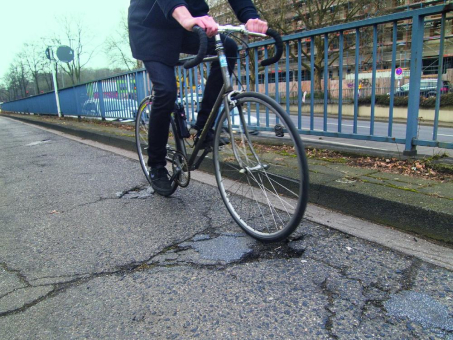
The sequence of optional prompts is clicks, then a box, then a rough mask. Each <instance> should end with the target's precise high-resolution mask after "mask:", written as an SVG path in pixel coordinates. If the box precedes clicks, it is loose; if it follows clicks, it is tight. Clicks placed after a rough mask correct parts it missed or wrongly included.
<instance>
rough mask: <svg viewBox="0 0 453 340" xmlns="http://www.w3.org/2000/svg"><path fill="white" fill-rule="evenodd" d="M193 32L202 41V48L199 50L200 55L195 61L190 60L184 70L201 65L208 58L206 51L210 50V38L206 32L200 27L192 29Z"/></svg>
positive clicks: (196, 26)
mask: <svg viewBox="0 0 453 340" xmlns="http://www.w3.org/2000/svg"><path fill="white" fill-rule="evenodd" d="M192 31H194V32H196V33H198V38H199V39H200V47H199V48H198V54H197V55H196V56H195V58H194V59H190V60H188V61H186V62H185V63H184V68H185V69H189V68H192V67H195V66H197V65H198V64H200V63H201V62H202V61H203V59H204V57H205V56H206V51H207V49H208V37H207V36H206V32H205V31H204V29H202V28H201V27H200V26H198V25H195V26H194V27H192Z"/></svg>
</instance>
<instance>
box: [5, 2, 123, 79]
mask: <svg viewBox="0 0 453 340" xmlns="http://www.w3.org/2000/svg"><path fill="white" fill-rule="evenodd" d="M129 1H130V0H76V1H61V0H43V1H36V0H22V1H20V0H13V1H3V3H2V5H1V9H0V13H1V16H0V28H1V34H0V46H1V53H0V82H1V79H2V78H3V76H4V75H5V74H6V73H7V71H8V69H9V66H10V64H11V63H12V62H13V61H14V58H15V56H16V54H17V53H19V52H20V50H21V49H22V47H23V45H24V43H31V42H33V41H40V40H41V38H43V37H47V36H51V35H53V34H54V33H55V32H58V30H59V28H58V27H59V25H58V20H57V18H58V17H62V16H80V17H81V18H82V22H83V23H84V24H85V25H86V27H87V29H89V30H90V31H91V32H93V33H94V34H93V41H91V43H93V44H95V45H97V46H100V45H101V44H102V43H103V42H104V41H105V39H106V38H107V36H108V35H109V33H110V32H112V31H113V30H115V29H116V26H118V23H119V22H120V20H121V16H122V15H127V9H128V7H129ZM43 53H44V51H43ZM87 67H95V68H96V67H108V60H107V58H106V56H105V55H104V53H103V52H102V49H101V48H98V49H97V53H96V55H95V57H94V58H92V60H91V61H90V63H89V64H88V65H87Z"/></svg>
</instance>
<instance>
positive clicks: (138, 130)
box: [135, 97, 184, 195]
mask: <svg viewBox="0 0 453 340" xmlns="http://www.w3.org/2000/svg"><path fill="white" fill-rule="evenodd" d="M151 105H152V97H146V98H145V99H143V100H142V102H141V103H140V105H139V109H138V112H137V116H136V117H135V144H136V147H137V154H138V159H139V161H140V166H141V168H142V170H143V173H144V174H145V177H146V179H147V180H148V182H149V183H150V184H151V177H150V176H149V167H148V151H147V150H148V131H149V116H150V114H151ZM183 148H184V145H183V141H182V140H181V139H180V138H178V135H177V132H176V126H175V122H174V120H173V117H171V119H170V132H169V135H168V141H167V156H166V159H167V161H168V162H169V163H172V162H173V156H174V154H175V152H177V151H179V152H181V153H182V152H183ZM167 170H168V172H169V174H170V176H172V175H173V173H172V171H173V170H172V167H167ZM177 188H178V184H177V182H176V181H174V182H173V183H172V191H171V194H173V193H174V192H175V190H176V189H177ZM171 194H169V195H171Z"/></svg>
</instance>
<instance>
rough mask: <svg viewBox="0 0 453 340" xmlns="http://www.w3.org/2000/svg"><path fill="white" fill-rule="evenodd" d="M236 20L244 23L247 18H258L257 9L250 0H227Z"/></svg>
mask: <svg viewBox="0 0 453 340" xmlns="http://www.w3.org/2000/svg"><path fill="white" fill-rule="evenodd" d="M228 2H229V3H230V5H231V8H233V11H234V13H235V14H236V17H237V18H238V20H239V21H240V22H242V23H246V22H247V21H248V20H249V19H256V18H259V17H260V16H259V14H258V11H257V10H256V8H255V6H254V5H253V3H252V1H251V0H228Z"/></svg>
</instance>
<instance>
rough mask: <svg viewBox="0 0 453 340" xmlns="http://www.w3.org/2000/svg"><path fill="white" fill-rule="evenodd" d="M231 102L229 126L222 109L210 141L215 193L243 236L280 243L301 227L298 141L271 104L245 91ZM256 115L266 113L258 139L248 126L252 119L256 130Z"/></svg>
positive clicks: (304, 170) (303, 185)
mask: <svg viewBox="0 0 453 340" xmlns="http://www.w3.org/2000/svg"><path fill="white" fill-rule="evenodd" d="M234 100H235V101H236V104H235V106H233V107H231V108H230V121H231V123H230V124H228V119H227V113H226V111H225V110H223V112H222V114H221V116H220V119H219V120H218V125H217V127H216V135H215V140H214V166H215V175H216V179H217V185H218V187H219V190H220V194H221V196H222V199H223V201H224V203H225V205H226V207H227V209H228V211H229V212H230V214H231V216H232V217H233V219H234V220H235V221H236V222H237V224H239V226H240V227H241V228H242V229H243V230H244V231H245V232H246V233H248V234H249V235H251V236H252V237H254V238H256V239H258V240H261V241H264V242H274V241H279V240H282V239H285V238H287V237H288V236H289V235H290V234H291V233H292V232H293V231H294V230H295V229H296V228H297V227H298V226H299V225H300V222H301V220H302V217H303V215H304V212H305V208H306V205H307V200H308V166H307V160H306V156H305V151H304V148H303V145H302V141H301V139H300V137H299V134H298V133H297V130H296V128H295V127H294V124H293V122H292V121H291V118H290V116H289V115H288V114H287V113H286V112H285V111H284V110H283V109H282V108H281V106H280V105H278V104H277V102H275V101H274V100H273V99H271V98H269V97H267V96H264V95H262V94H259V93H254V92H244V93H241V94H239V95H237V96H236V97H235V98H234ZM258 113H260V114H261V115H264V114H266V117H263V118H264V119H265V120H266V121H267V123H268V124H266V125H267V126H268V127H267V128H262V129H260V136H257V134H256V133H254V132H256V131H255V130H256V129H257V128H253V127H252V126H248V125H247V123H248V122H249V121H250V122H251V121H252V120H253V121H254V122H256V125H259V123H260V119H259V114H258ZM231 130H232V134H231V133H230V131H231ZM231 136H233V137H234V138H233V140H231ZM277 136H278V137H277Z"/></svg>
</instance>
